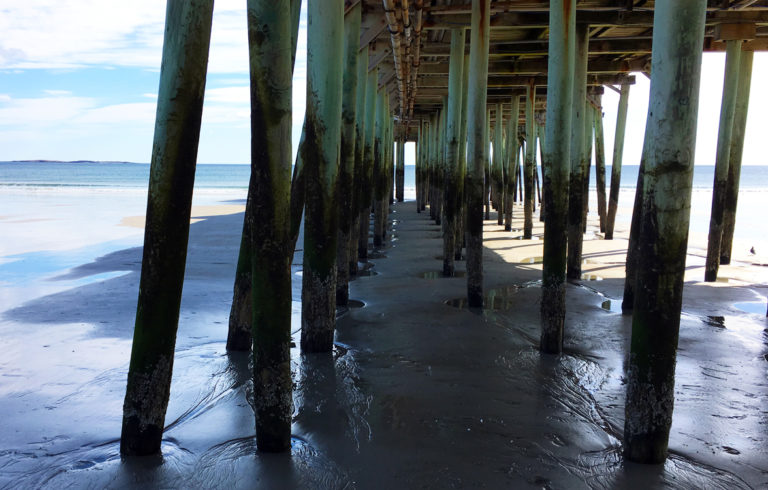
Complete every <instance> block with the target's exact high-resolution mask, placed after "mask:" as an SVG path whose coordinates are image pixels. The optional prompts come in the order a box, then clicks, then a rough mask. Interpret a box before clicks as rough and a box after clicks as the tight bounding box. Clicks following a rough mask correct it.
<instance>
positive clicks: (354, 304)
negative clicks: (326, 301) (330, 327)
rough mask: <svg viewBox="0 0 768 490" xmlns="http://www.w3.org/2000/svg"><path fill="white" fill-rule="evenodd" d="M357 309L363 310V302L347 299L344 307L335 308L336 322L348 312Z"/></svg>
mask: <svg viewBox="0 0 768 490" xmlns="http://www.w3.org/2000/svg"><path fill="white" fill-rule="evenodd" d="M359 308H365V303H364V302H363V301H360V300H358V299H349V300H347V305H346V306H338V305H337V306H336V319H337V320H338V319H339V318H341V317H342V316H344V315H346V314H347V313H349V311H350V310H354V309H359Z"/></svg>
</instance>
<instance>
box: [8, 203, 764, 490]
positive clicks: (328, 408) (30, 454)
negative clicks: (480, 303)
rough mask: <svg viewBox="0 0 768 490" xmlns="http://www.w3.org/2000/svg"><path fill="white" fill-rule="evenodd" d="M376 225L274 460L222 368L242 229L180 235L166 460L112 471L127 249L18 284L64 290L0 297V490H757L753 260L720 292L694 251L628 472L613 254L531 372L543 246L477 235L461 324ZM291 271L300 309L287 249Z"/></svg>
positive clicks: (411, 256)
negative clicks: (374, 249) (652, 405)
mask: <svg viewBox="0 0 768 490" xmlns="http://www.w3.org/2000/svg"><path fill="white" fill-rule="evenodd" d="M393 209H394V213H393V214H392V215H391V218H392V220H393V221H394V225H393V230H394V231H393V234H394V238H395V240H394V241H392V242H391V244H390V246H388V247H386V248H385V249H383V250H382V251H381V253H379V254H377V256H378V257H380V258H378V259H375V260H371V263H372V264H373V270H374V271H375V272H376V273H377V274H376V275H371V276H365V277H359V278H358V279H356V280H355V281H354V282H352V283H351V286H350V297H351V298H353V299H355V300H359V301H362V302H364V303H365V306H364V307H362V308H351V309H350V310H348V311H346V312H341V316H340V317H339V321H338V329H337V336H336V347H335V350H334V352H333V353H332V354H327V355H317V354H313V355H307V356H301V355H300V353H299V352H298V349H293V351H292V355H293V367H294V374H295V383H296V390H295V395H294V405H295V408H294V426H293V434H294V447H293V450H292V454H291V455H264V454H258V453H256V451H255V442H254V429H253V420H252V419H253V415H252V411H251V407H250V405H249V403H250V402H249V397H252V387H251V383H250V380H249V377H250V371H249V368H248V359H247V356H245V355H242V354H238V355H228V354H227V353H226V351H225V349H224V343H225V340H226V329H227V317H228V313H229V303H230V301H231V291H232V281H233V277H234V268H235V262H236V257H237V247H238V245H239V233H240V229H241V226H242V214H240V213H238V214H219V213H213V212H212V213H210V214H209V215H208V217H205V219H202V220H201V221H199V222H196V223H194V224H193V225H192V227H191V230H192V231H191V236H190V250H189V257H188V266H187V274H186V281H185V286H184V296H183V299H182V308H181V317H180V318H181V319H180V325H179V335H178V340H177V352H176V361H175V366H174V367H175V369H174V380H173V386H172V389H171V400H170V405H169V411H168V416H167V419H166V424H167V428H166V433H165V438H164V443H163V457H162V458H136V459H130V460H126V461H121V460H120V457H119V453H118V449H119V442H118V438H119V435H120V420H121V414H122V411H121V410H122V399H123V395H124V390H125V378H126V373H127V363H128V357H129V353H130V342H131V335H132V327H133V316H134V314H135V304H136V297H137V293H138V279H139V270H140V262H141V250H140V247H129V248H119V249H115V250H112V251H110V252H109V253H107V254H106V255H102V256H98V257H93V258H92V259H88V260H85V261H82V262H80V263H77V264H75V265H74V266H73V267H70V268H68V269H67V270H66V272H63V273H57V274H56V275H55V276H54V277H50V274H49V275H45V274H40V275H39V276H38V277H37V278H36V279H34V280H32V279H30V281H31V282H36V283H40V284H42V283H50V282H51V279H53V280H54V282H55V281H59V282H58V283H56V284H59V287H57V288H56V289H55V290H51V291H49V290H48V289H45V288H42V289H35V290H36V291H41V293H40V294H38V295H31V296H35V297H28V298H24V299H22V297H21V296H20V295H18V294H15V295H14V294H6V293H5V290H6V289H9V288H11V287H13V286H12V285H10V284H4V285H3V291H4V292H3V294H4V296H3V298H4V299H3V310H4V311H3V312H2V314H1V315H2V316H1V317H0V342H1V343H2V349H3V352H4V355H3V356H2V358H0V420H2V422H0V426H2V434H3V435H2V438H1V439H0V488H37V487H44V488H66V487H69V486H72V487H77V488H102V487H110V488H132V487H137V486H144V487H171V488H193V487H206V488H252V487H254V486H259V487H263V488H463V487H469V488H474V487H480V488H527V487H532V488H585V487H596V488H616V487H619V488H663V487H675V488H760V487H765V486H767V485H768V408H767V407H768V357H766V356H768V330H766V329H767V327H768V323H767V322H766V318H765V294H766V289H765V287H766V284H765V273H764V269H763V268H762V267H759V266H755V265H751V262H750V260H751V259H750V257H749V256H747V255H744V254H743V253H742V252H737V253H736V254H735V258H737V260H738V261H737V262H735V263H734V265H732V266H727V267H723V268H722V272H721V275H722V276H724V277H728V278H730V279H731V280H732V281H729V282H727V283H726V282H719V283H716V284H706V283H703V282H701V280H702V279H703V258H701V257H700V256H699V255H700V254H699V253H698V252H697V250H700V249H699V248H697V241H696V237H693V236H692V240H691V250H690V251H691V254H692V255H691V256H690V257H689V269H688V272H687V277H686V280H687V282H686V289H685V294H684V305H683V309H684V313H683V317H682V323H681V332H680V349H679V354H678V366H677V381H676V405H675V418H674V423H673V427H672V435H671V439H670V453H671V455H670V458H669V460H668V462H667V463H666V464H664V465H660V466H644V465H635V464H631V463H623V462H622V458H621V445H620V444H621V443H620V441H621V433H622V428H623V419H624V412H623V410H624V408H623V407H624V389H625V388H624V385H623V370H624V358H625V354H626V351H627V348H628V341H629V334H630V328H631V318H630V317H626V316H622V315H621V314H620V313H619V312H618V311H619V310H620V301H621V293H622V288H623V278H622V277H621V276H622V275H623V260H624V250H625V248H626V238H623V239H621V238H620V239H617V240H614V241H612V242H609V241H605V240H600V239H594V240H587V241H585V246H584V258H585V260H586V263H585V273H587V274H588V276H587V277H586V279H585V280H583V281H580V282H579V283H574V284H570V285H569V286H568V291H567V310H568V316H567V326H566V333H565V346H566V353H565V354H563V355H561V356H547V355H542V354H540V353H539V352H538V349H537V345H538V338H539V326H538V325H539V324H538V311H539V300H540V290H539V283H538V279H539V278H540V264H537V263H536V262H537V261H536V258H537V257H539V256H540V255H541V251H540V250H541V241H540V240H539V241H532V242H527V241H523V240H518V239H516V236H517V235H518V233H515V232H513V233H511V234H510V233H508V232H507V233H505V232H503V231H499V229H500V227H498V226H497V225H496V224H495V216H492V218H494V220H491V221H486V225H485V238H486V240H485V244H486V249H485V288H486V290H487V293H488V298H487V304H488V305H489V306H490V305H493V307H492V308H486V309H485V310H484V311H483V312H474V311H469V310H467V309H466V308H461V303H462V302H461V301H460V299H461V298H462V297H463V296H464V295H465V288H466V283H465V279H464V278H450V279H443V278H429V279H426V278H423V276H424V275H425V273H426V275H427V276H428V277H434V275H433V274H430V273H433V272H435V271H439V270H440V269H441V261H440V260H437V259H436V257H437V256H439V255H441V254H442V240H440V239H439V237H440V229H439V227H438V226H435V225H434V224H432V222H431V221H429V219H428V214H424V213H422V214H417V213H415V206H414V203H412V202H407V203H401V204H397V205H395V206H394V207H393ZM521 215H522V213H521V212H520V211H519V210H516V220H515V225H514V227H515V228H522V226H521V225H522V224H521V221H520V217H521ZM195 216H197V215H195ZM40 226H42V225H40ZM538 226H540V224H538V223H537V229H535V230H534V234H538V235H540V234H541V231H542V230H541V229H540V228H538ZM617 231H618V230H617ZM624 231H626V230H624ZM619 234H620V235H621V233H619ZM590 235H591V236H595V237H596V233H595V230H594V224H591V226H590ZM623 236H624V237H625V236H626V234H625V233H624V235H623ZM298 243H299V244H301V243H302V241H301V240H299V242H298ZM739 250H740V249H739ZM740 254H741V255H740ZM85 255H87V254H81V256H85ZM742 260H743V262H742ZM531 262H533V263H531ZM294 263H295V264H296V265H294V267H293V269H294V272H295V275H294V277H295V279H296V281H294V288H293V290H294V298H295V299H298V298H300V287H301V281H300V270H301V251H300V250H299V251H297V253H296V258H295V262H294ZM457 269H458V270H459V271H463V270H464V263H463V262H458V263H457ZM589 279H593V280H589ZM29 289H30V290H32V289H33V288H32V286H30V287H29ZM449 300H459V301H456V302H455V304H457V305H458V306H459V307H455V306H449V305H448V304H446V301H449ZM748 305H753V306H748ZM739 308H743V309H750V308H754V309H755V311H757V313H748V312H746V311H743V310H742V309H739ZM294 310H295V311H294V313H295V314H294V326H293V330H294V338H295V339H296V340H298V329H299V328H300V326H299V315H298V313H299V311H300V304H299V303H297V302H294Z"/></svg>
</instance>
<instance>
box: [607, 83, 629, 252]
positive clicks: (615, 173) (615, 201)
mask: <svg viewBox="0 0 768 490" xmlns="http://www.w3.org/2000/svg"><path fill="white" fill-rule="evenodd" d="M628 106H629V84H628V83H623V84H622V85H621V92H620V95H619V108H618V113H617V114H616V132H615V133H614V137H613V159H612V160H611V190H610V195H609V197H608V215H607V216H606V219H605V239H606V240H613V228H614V225H615V223H616V211H617V210H618V208H619V189H620V188H621V161H622V158H623V157H624V133H625V132H626V128H627V108H628Z"/></svg>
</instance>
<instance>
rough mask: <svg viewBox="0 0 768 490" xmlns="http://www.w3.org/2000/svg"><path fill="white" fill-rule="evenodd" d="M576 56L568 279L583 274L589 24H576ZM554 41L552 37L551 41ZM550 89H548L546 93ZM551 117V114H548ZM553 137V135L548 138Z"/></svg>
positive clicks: (569, 198)
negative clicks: (582, 251)
mask: <svg viewBox="0 0 768 490" xmlns="http://www.w3.org/2000/svg"><path fill="white" fill-rule="evenodd" d="M573 34H574V36H575V44H576V57H575V64H574V70H575V74H574V82H573V108H572V112H573V115H572V118H573V120H572V122H571V146H570V158H571V182H570V187H569V196H568V266H567V270H566V276H567V277H568V279H579V278H581V250H582V241H583V238H584V223H583V219H582V218H583V215H584V197H585V196H584V178H585V167H586V154H585V151H584V131H585V129H586V117H585V115H586V114H585V110H586V108H587V102H586V99H587V57H588V56H587V55H588V53H587V49H588V45H589V26H587V25H585V24H577V25H576V30H575V31H574V33H573ZM550 42H551V41H550ZM549 94H550V92H549V90H547V95H549ZM547 121H549V115H547ZM547 139H548V140H549V141H552V138H550V137H548V138H547Z"/></svg>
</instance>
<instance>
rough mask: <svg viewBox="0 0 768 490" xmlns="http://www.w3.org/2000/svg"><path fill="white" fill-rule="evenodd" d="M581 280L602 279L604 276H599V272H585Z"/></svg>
mask: <svg viewBox="0 0 768 490" xmlns="http://www.w3.org/2000/svg"><path fill="white" fill-rule="evenodd" d="M581 280H582V281H602V280H603V278H602V276H598V275H597V274H589V273H584V274H582V275H581Z"/></svg>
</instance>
